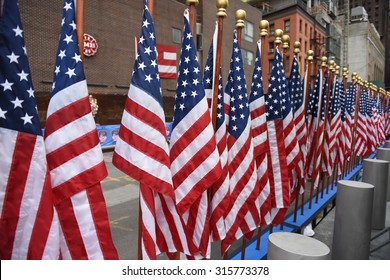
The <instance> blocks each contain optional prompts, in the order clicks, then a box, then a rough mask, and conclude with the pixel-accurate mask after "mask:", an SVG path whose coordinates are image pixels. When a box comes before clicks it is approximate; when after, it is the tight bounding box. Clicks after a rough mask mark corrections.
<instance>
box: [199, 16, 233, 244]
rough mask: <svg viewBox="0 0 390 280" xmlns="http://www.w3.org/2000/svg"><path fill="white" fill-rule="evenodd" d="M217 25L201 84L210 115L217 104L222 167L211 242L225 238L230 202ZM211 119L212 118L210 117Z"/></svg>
mask: <svg viewBox="0 0 390 280" xmlns="http://www.w3.org/2000/svg"><path fill="white" fill-rule="evenodd" d="M217 28H218V24H217V23H216V28H215V31H214V36H213V40H212V41H211V45H210V49H209V54H208V57H207V61H206V66H205V69H204V76H203V83H204V88H205V93H206V96H207V100H209V102H208V103H209V106H210V113H211V114H213V104H214V102H217V111H216V112H214V114H216V115H217V118H216V124H215V125H216V131H215V137H216V140H217V147H218V152H219V155H220V161H221V166H222V174H221V176H220V177H219V179H218V180H217V181H216V182H215V184H213V186H212V187H211V192H210V207H211V209H210V211H211V214H210V225H211V237H212V241H219V240H222V239H224V238H225V236H226V227H225V216H226V214H227V208H228V206H229V200H230V190H229V170H228V164H227V157H228V151H227V142H226V141H227V135H226V133H227V132H226V122H225V112H224V93H223V90H222V84H223V83H222V69H221V66H220V65H219V66H218V65H216V52H217V50H216V47H217V39H218V29H217ZM216 67H219V68H220V69H221V71H220V75H219V80H218V99H217V100H213V95H214V86H215V83H214V77H215V68H216ZM211 119H212V117H211Z"/></svg>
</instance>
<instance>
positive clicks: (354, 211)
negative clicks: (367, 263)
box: [332, 180, 374, 260]
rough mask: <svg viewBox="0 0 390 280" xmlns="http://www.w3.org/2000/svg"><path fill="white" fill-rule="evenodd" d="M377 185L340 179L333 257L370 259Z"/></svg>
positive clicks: (339, 258)
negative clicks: (373, 209) (372, 219)
mask: <svg viewBox="0 0 390 280" xmlns="http://www.w3.org/2000/svg"><path fill="white" fill-rule="evenodd" d="M373 198H374V186H373V185H371V184H367V183H362V182H356V181H347V180H341V181H339V182H338V188H337V195H336V213H335V220H334V231H333V244H332V259H333V260H368V258H369V256H370V238H371V218H372V203H373Z"/></svg>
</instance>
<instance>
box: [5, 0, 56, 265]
mask: <svg viewBox="0 0 390 280" xmlns="http://www.w3.org/2000/svg"><path fill="white" fill-rule="evenodd" d="M2 4H3V7H2V10H3V14H2V18H1V21H0V66H1V67H0V145H1V149H0V166H1V169H0V178H1V180H0V213H1V217H0V224H1V226H0V259H2V260H7V259H58V257H59V244H60V241H59V223H58V218H57V214H56V213H55V210H54V205H53V200H52V193H51V187H50V175H49V172H48V169H47V163H46V154H45V146H44V141H43V137H42V130H41V127H40V124H39V118H38V112H37V107H36V101H35V95H34V88H33V85H32V79H31V75H30V67H29V63H28V58H27V54H26V47H25V43H24V33H23V26H22V23H21V20H20V15H19V8H18V1H14V0H5V1H4V2H3V3H2Z"/></svg>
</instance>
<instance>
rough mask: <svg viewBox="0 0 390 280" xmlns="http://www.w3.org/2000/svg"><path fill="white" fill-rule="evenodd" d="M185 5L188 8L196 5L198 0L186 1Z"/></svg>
mask: <svg viewBox="0 0 390 280" xmlns="http://www.w3.org/2000/svg"><path fill="white" fill-rule="evenodd" d="M186 2H187V5H188V6H190V5H195V6H196V5H198V4H199V0H187V1H186Z"/></svg>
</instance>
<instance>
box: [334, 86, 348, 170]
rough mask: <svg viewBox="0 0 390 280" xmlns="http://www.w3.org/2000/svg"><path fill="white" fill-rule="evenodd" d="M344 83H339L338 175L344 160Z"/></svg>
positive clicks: (342, 168) (342, 167)
mask: <svg viewBox="0 0 390 280" xmlns="http://www.w3.org/2000/svg"><path fill="white" fill-rule="evenodd" d="M345 95H346V94H345V90H344V83H342V82H341V83H340V96H339V98H340V135H339V137H338V139H337V150H336V162H337V165H338V175H341V174H342V172H343V170H344V162H345V150H346V147H345V138H346V109H345V97H346V96H345Z"/></svg>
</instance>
